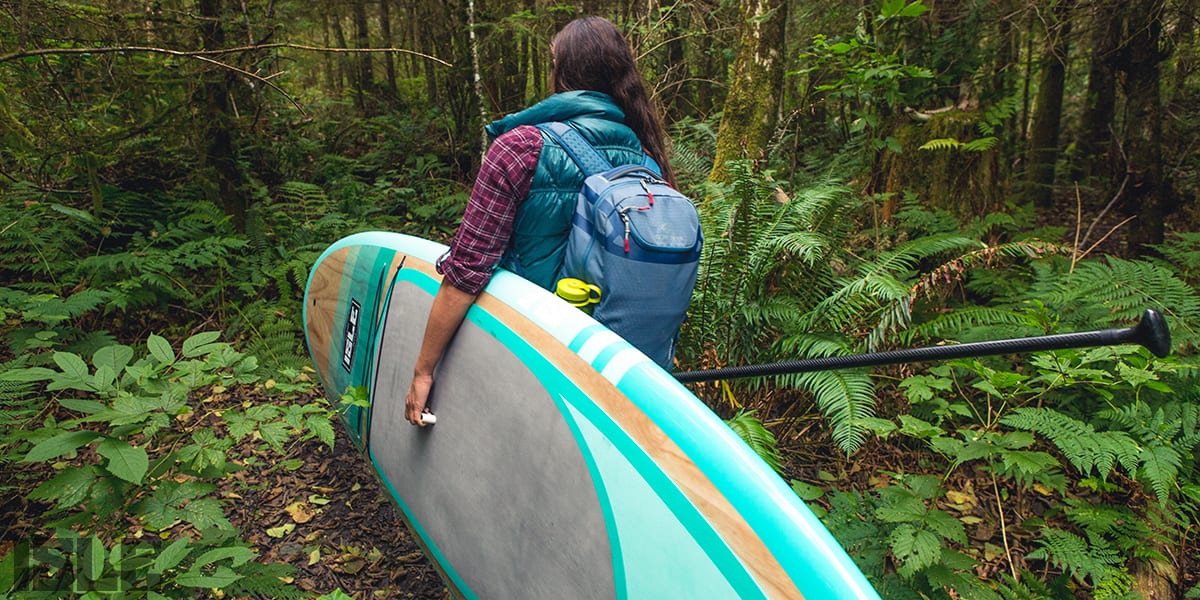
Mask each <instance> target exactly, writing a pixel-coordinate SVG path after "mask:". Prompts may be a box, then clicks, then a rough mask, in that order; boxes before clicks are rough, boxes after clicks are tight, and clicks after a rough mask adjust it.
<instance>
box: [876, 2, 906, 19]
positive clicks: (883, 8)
mask: <svg viewBox="0 0 1200 600" xmlns="http://www.w3.org/2000/svg"><path fill="white" fill-rule="evenodd" d="M903 9H904V0H883V4H881V5H880V6H879V16H881V17H883V18H885V19H886V18H889V17H894V16H896V15H897V14H899V13H900V11H901V10H903Z"/></svg>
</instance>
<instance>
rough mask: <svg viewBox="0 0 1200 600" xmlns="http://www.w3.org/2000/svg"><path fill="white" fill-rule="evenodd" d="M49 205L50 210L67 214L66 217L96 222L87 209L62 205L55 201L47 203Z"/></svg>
mask: <svg viewBox="0 0 1200 600" xmlns="http://www.w3.org/2000/svg"><path fill="white" fill-rule="evenodd" d="M49 206H50V210H53V211H55V212H59V213H62V214H64V215H67V216H68V217H71V218H74V219H78V220H80V221H84V222H87V223H95V222H96V217H94V216H92V213H89V212H87V211H82V210H79V209H78V208H72V207H70V206H64V205H62V204H59V203H57V202H51V203H50V204H49Z"/></svg>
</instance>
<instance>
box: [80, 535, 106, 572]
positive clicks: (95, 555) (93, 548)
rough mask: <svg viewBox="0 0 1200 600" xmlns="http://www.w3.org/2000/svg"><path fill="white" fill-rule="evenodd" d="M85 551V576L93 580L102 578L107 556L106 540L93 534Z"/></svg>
mask: <svg viewBox="0 0 1200 600" xmlns="http://www.w3.org/2000/svg"><path fill="white" fill-rule="evenodd" d="M83 553H84V556H83V557H82V558H83V561H82V563H83V576H84V577H86V578H88V579H89V580H91V581H96V580H97V579H100V576H101V575H103V574H104V559H105V558H107V552H105V550H104V542H103V541H101V540H100V538H98V537H96V536H92V537H91V538H89V539H88V543H87V546H86V547H85V548H84V550H83Z"/></svg>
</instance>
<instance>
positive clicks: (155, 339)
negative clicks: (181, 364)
mask: <svg viewBox="0 0 1200 600" xmlns="http://www.w3.org/2000/svg"><path fill="white" fill-rule="evenodd" d="M146 348H147V349H148V350H150V356H153V357H154V358H155V360H157V361H158V362H160V363H162V364H164V365H169V364H171V363H174V362H175V351H174V350H173V349H171V343H170V342H168V341H167V339H166V338H164V337H162V336H160V335H155V334H153V333H152V334H150V337H148V338H146Z"/></svg>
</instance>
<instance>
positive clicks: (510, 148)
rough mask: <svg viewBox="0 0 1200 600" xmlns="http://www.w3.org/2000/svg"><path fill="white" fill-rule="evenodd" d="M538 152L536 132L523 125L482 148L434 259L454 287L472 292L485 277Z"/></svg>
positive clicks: (478, 289)
mask: <svg viewBox="0 0 1200 600" xmlns="http://www.w3.org/2000/svg"><path fill="white" fill-rule="evenodd" d="M541 152H542V134H541V132H540V131H539V130H538V129H537V128H536V127H532V126H528V125H523V126H521V127H517V128H515V129H513V130H512V131H509V132H507V133H505V134H503V135H501V136H500V137H497V138H496V141H494V142H492V145H491V146H490V147H489V148H488V151H487V155H486V156H484V158H483V164H482V165H481V166H480V167H479V175H477V176H476V177H475V186H474V188H472V189H471V199H470V200H468V201H467V208H466V211H464V212H463V218H462V223H461V224H460V225H459V226H458V232H457V233H456V234H454V240H453V241H452V242H450V250H449V252H447V253H446V254H445V255H444V256H442V258H441V259H439V260H438V265H437V268H438V272H439V273H441V274H443V275H445V276H446V280H447V281H449V282H450V284H451V285H453V286H454V287H456V288H458V289H460V290H462V291H464V292H467V293H468V294H478V293H479V292H481V291H483V288H484V287H485V286H486V285H487V283H488V281H491V279H492V271H493V270H494V269H495V268H496V265H497V264H499V262H500V258H501V257H502V256H503V255H504V251H505V250H506V249H507V248H508V241H509V238H510V237H511V236H512V228H513V220H514V219H515V218H516V215H517V208H518V207H519V206H520V205H521V202H522V201H523V200H525V196H527V195H529V187H530V184H531V183H532V182H533V173H534V170H535V169H536V167H537V161H538V156H539V155H540V154H541Z"/></svg>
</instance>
